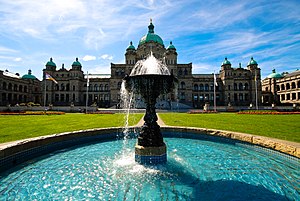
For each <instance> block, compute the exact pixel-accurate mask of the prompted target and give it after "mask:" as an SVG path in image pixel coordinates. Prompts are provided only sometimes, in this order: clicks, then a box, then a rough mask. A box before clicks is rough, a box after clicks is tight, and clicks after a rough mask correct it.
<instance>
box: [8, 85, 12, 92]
mask: <svg viewBox="0 0 300 201" xmlns="http://www.w3.org/2000/svg"><path fill="white" fill-rule="evenodd" d="M8 90H10V91H11V90H12V84H11V83H9V84H8Z"/></svg>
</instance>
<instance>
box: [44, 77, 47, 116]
mask: <svg viewBox="0 0 300 201" xmlns="http://www.w3.org/2000/svg"><path fill="white" fill-rule="evenodd" d="M44 79H45V81H44V82H45V83H44V84H45V92H44V110H45V111H46V90H47V88H46V80H47V79H46V74H45V75H44Z"/></svg>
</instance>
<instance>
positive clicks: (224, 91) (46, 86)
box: [0, 22, 262, 109]
mask: <svg viewBox="0 0 300 201" xmlns="http://www.w3.org/2000/svg"><path fill="white" fill-rule="evenodd" d="M150 52H152V54H153V55H154V56H155V57H156V58H157V59H159V60H161V61H163V62H164V63H165V64H166V65H167V67H168V68H169V71H170V72H171V73H172V74H174V75H175V76H176V77H177V78H178V92H177V96H175V95H174V94H170V95H169V96H163V97H160V98H159V99H160V100H159V101H161V102H164V101H165V103H177V105H178V104H179V105H181V106H186V107H190V108H201V109H202V108H203V106H204V104H205V103H209V104H210V105H213V103H214V94H216V102H217V106H228V105H231V106H249V105H250V104H253V106H255V105H256V103H257V104H258V105H261V103H262V86H261V70H260V68H259V67H258V64H257V62H256V61H255V60H254V59H253V58H250V59H249V63H248V64H247V66H246V67H242V66H241V64H239V66H238V67H233V66H232V65H231V63H230V61H229V59H227V58H225V59H224V61H223V62H222V63H221V65H220V71H219V73H218V74H216V82H217V84H216V93H214V80H215V79H214V74H192V68H193V64H192V63H185V64H182V63H177V57H178V53H177V50H176V48H175V46H174V44H173V43H172V42H169V44H168V45H165V43H164V41H163V40H162V38H161V37H160V36H159V35H157V34H155V32H154V25H153V23H152V22H150V24H149V26H148V33H146V34H145V35H144V36H143V37H141V39H140V40H139V42H138V45H137V48H136V47H135V46H134V44H133V43H132V42H130V43H129V46H128V47H127V48H126V51H125V62H124V63H122V64H115V63H111V68H110V69H111V72H110V74H100V75H99V74H89V75H88V77H89V84H88V85H87V75H86V74H85V73H84V71H83V66H82V65H81V63H80V61H79V60H78V58H76V60H75V61H74V62H73V64H72V65H71V67H70V68H69V69H68V68H65V66H64V64H62V65H61V67H60V68H58V67H57V66H56V64H55V62H54V60H53V59H52V58H50V60H49V61H48V62H47V63H46V68H45V69H43V72H44V75H45V73H48V74H49V75H51V76H52V77H53V78H54V79H55V80H56V81H57V82H58V83H57V84H56V83H54V82H53V81H51V80H45V78H44V79H43V80H42V81H38V80H37V79H36V78H35V77H34V76H29V77H30V78H29V79H28V78H26V76H25V78H24V79H22V77H19V78H16V77H15V78H9V79H8V78H5V77H4V76H3V75H1V74H0V77H1V76H2V77H1V80H3V79H4V80H7V81H2V82H1V83H0V90H1V91H0V92H1V94H2V99H1V102H0V104H1V105H6V104H7V103H11V104H15V103H20V102H24V101H25V102H26V101H29V100H30V101H34V102H37V103H40V104H41V105H43V104H44V101H45V103H46V105H47V106H48V105H53V106H70V105H74V106H84V105H85V104H86V101H87V100H88V105H94V106H97V107H104V108H109V107H118V105H119V103H120V88H121V84H122V79H123V78H124V76H125V75H126V74H130V72H131V70H132V69H133V67H134V65H135V64H136V62H137V61H139V60H141V59H146V58H147V56H148V55H149V54H150ZM28 75H29V74H28ZM30 75H31V72H30ZM27 77H28V76H27ZM18 82H19V83H18ZM9 83H11V84H12V85H10V84H9ZM15 85H16V86H15ZM25 85H26V89H27V91H28V92H29V89H30V90H31V93H33V94H32V95H29V94H25V92H24V87H25ZM38 85H39V87H37V86H38ZM87 87H88V89H87ZM28 92H26V93H28ZM44 92H46V93H45V94H44ZM15 94H16V95H15ZM87 94H88V99H87ZM25 97H26V98H25ZM162 105H163V104H162ZM165 106H167V104H165Z"/></svg>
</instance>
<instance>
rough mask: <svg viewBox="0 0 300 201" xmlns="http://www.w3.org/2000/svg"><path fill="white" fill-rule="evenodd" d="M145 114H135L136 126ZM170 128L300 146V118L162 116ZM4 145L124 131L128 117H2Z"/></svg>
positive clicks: (0, 135) (132, 118)
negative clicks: (240, 134)
mask: <svg viewBox="0 0 300 201" xmlns="http://www.w3.org/2000/svg"><path fill="white" fill-rule="evenodd" d="M142 116H143V114H131V115H130V125H135V124H136V123H137V122H138V121H139V120H140V119H141V118H142ZM159 116H160V117H161V118H162V120H163V121H164V122H165V123H166V124H167V125H170V126H187V127H201V128H213V129H220V130H229V131H237V132H243V133H249V134H255V135H262V136H268V137H274V138H279V139H284V140H289V141H294V142H300V115H245V114H236V113H218V114H186V113H160V114H159ZM0 125H1V127H0V143H3V142H8V141H14V140H19V139H25V138H31V137H37V136H42V135H49V134H54V133H61V132H66V131H75V130H83V129H89V128H104V127H123V126H124V125H125V115H124V114H78V113H77V114H65V115H24V116H23V115H16V116H14V115H0Z"/></svg>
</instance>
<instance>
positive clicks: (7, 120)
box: [0, 113, 143, 143]
mask: <svg viewBox="0 0 300 201" xmlns="http://www.w3.org/2000/svg"><path fill="white" fill-rule="evenodd" d="M142 115H143V114H132V115H130V119H129V125H135V124H137V123H138V121H139V120H140V119H141V118H142ZM0 125H1V127H0V143H3V142H8V141H14V140H20V139H25V138H31V137H37V136H43V135H49V134H55V133H62V132H67V131H76V130H84V129H91V128H106V127H123V126H124V125H125V115H124V114H81V113H80V114H79V113H77V114H73V113H72V114H65V115H3V116H2V115H0Z"/></svg>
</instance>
